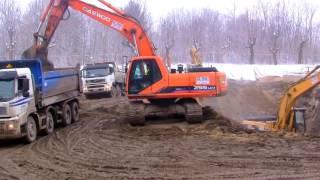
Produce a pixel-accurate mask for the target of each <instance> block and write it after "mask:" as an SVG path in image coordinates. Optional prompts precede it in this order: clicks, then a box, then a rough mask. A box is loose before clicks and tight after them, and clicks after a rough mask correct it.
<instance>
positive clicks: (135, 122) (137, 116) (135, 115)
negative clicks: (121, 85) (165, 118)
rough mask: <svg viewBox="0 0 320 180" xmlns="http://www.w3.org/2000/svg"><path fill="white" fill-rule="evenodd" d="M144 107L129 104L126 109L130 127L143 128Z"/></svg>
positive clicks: (140, 104)
mask: <svg viewBox="0 0 320 180" xmlns="http://www.w3.org/2000/svg"><path fill="white" fill-rule="evenodd" d="M144 110H145V105H144V104H142V103H136V102H130V103H129V109H128V116H127V118H128V122H129V123H130V124H131V125H132V126H143V125H145V123H146V120H145V115H144V114H145V113H144Z"/></svg>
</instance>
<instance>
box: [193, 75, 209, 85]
mask: <svg viewBox="0 0 320 180" xmlns="http://www.w3.org/2000/svg"><path fill="white" fill-rule="evenodd" d="M196 84H197V85H208V84H210V79H209V78H208V77H198V78H197V82H196Z"/></svg>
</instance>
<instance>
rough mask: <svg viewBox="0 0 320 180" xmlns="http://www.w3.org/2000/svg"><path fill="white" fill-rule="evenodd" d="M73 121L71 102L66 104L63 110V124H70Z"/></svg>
mask: <svg viewBox="0 0 320 180" xmlns="http://www.w3.org/2000/svg"><path fill="white" fill-rule="evenodd" d="M71 122H72V111H71V107H70V105H69V104H65V105H64V107H63V110H62V125H63V126H68V125H70V124H71Z"/></svg>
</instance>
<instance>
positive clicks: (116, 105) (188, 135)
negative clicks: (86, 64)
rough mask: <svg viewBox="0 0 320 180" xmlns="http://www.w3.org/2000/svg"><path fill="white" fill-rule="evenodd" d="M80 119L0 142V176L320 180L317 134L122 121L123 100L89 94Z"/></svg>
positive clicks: (207, 124) (208, 125) (19, 177)
mask: <svg viewBox="0 0 320 180" xmlns="http://www.w3.org/2000/svg"><path fill="white" fill-rule="evenodd" d="M83 103H84V104H83V105H82V108H83V109H82V110H81V121H79V122H77V123H75V124H73V125H71V126H69V127H66V128H59V129H57V131H56V132H55V133H54V134H52V135H50V136H47V137H41V138H40V139H39V140H38V141H37V142H35V143H33V144H31V145H23V144H17V145H11V146H7V147H6V146H3V147H0V156H2V158H1V159H0V179H1V178H3V179H214V178H217V179H239V178H240V179H241V178H242V179H279V178H284V179H302V178H308V179H317V177H319V175H320V172H319V170H318V167H320V152H319V149H320V144H319V143H318V140H319V139H308V138H301V137H299V138H297V139H296V138H290V137H289V138H284V137H280V136H277V135H269V134H247V133H244V132H239V133H231V132H228V131H225V130H224V129H223V128H220V127H217V126H216V125H214V124H212V123H213V121H212V120H210V121H208V122H206V123H204V124H202V125H187V124H186V123H185V122H181V123H172V124H161V123H159V124H158V123H157V124H149V125H147V126H145V127H131V126H129V125H128V124H127V123H125V122H124V121H123V114H124V113H123V112H124V111H125V109H126V100H125V99H121V100H116V99H105V100H91V101H87V100H86V101H84V102H83Z"/></svg>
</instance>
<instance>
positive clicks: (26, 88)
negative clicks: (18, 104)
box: [22, 79, 30, 97]
mask: <svg viewBox="0 0 320 180" xmlns="http://www.w3.org/2000/svg"><path fill="white" fill-rule="evenodd" d="M29 90H30V86H29V79H22V95H23V97H30V93H29Z"/></svg>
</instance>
